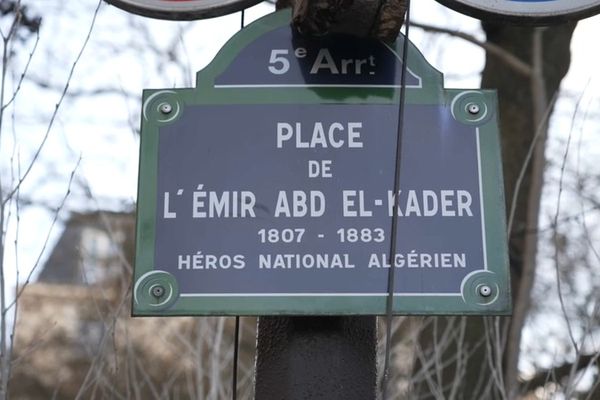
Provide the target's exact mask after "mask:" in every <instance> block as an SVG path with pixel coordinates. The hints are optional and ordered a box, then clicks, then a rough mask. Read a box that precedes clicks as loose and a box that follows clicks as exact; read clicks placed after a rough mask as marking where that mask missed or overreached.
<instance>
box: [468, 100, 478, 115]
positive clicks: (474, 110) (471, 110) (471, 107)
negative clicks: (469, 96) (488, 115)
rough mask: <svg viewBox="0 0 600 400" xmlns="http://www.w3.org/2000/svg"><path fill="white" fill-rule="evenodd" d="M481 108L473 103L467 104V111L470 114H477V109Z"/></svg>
mask: <svg viewBox="0 0 600 400" xmlns="http://www.w3.org/2000/svg"><path fill="white" fill-rule="evenodd" d="M480 110H481V109H480V108H479V106H478V105H477V104H475V103H471V104H468V105H467V111H468V112H469V114H471V115H477V114H479V111H480Z"/></svg>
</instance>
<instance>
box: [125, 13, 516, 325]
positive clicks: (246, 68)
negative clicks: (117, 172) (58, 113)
mask: <svg viewBox="0 0 600 400" xmlns="http://www.w3.org/2000/svg"><path fill="white" fill-rule="evenodd" d="M289 20H290V14H289V11H281V12H278V13H274V14H271V15H269V16H267V17H264V18H263V19H261V20H259V21H257V22H255V23H253V24H252V25H250V26H249V27H247V28H246V29H244V30H243V31H241V32H240V33H238V34H237V35H236V36H235V37H233V38H232V39H231V40H230V41H229V42H228V43H227V44H226V45H225V47H224V48H223V49H222V50H221V51H220V53H219V54H218V55H217V56H216V58H215V60H214V61H213V62H212V63H211V64H210V65H209V66H208V67H207V68H206V69H205V70H203V71H200V72H199V73H198V75H197V84H196V88H189V89H157V90H146V91H144V102H143V108H142V139H141V140H142V141H141V160H140V178H139V192H138V222H137V223H138V230H137V254H136V266H135V277H134V279H135V285H134V306H133V311H134V314H136V315H265V314H273V315H275V314H288V315H298V314H311V315H315V314H383V313H385V304H386V296H387V277H388V271H389V268H391V267H392V266H393V267H394V268H396V274H395V276H396V278H395V279H396V280H395V300H394V313H396V314H505V313H507V312H509V310H510V293H509V281H508V261H507V247H506V232H505V223H504V200H503V188H502V176H501V162H500V151H499V143H498V127H497V116H496V107H497V104H496V95H495V92H493V91H489V90H455V89H453V90H445V89H444V88H443V77H442V75H441V74H440V73H439V72H438V71H436V70H435V69H433V68H432V67H431V66H430V65H429V64H428V63H427V62H426V61H425V59H424V58H423V56H422V55H421V54H420V53H419V52H418V50H417V49H416V48H415V47H414V46H413V45H412V44H410V45H409V56H408V66H407V67H408V75H407V77H406V113H405V124H406V125H405V128H404V132H405V133H404V142H403V153H402V157H401V177H400V190H399V192H397V193H394V190H393V188H394V169H395V149H396V138H397V133H396V132H397V127H398V102H399V93H400V71H401V66H402V63H401V58H400V57H399V56H398V54H400V53H399V49H401V46H402V37H401V38H400V40H399V43H398V44H397V45H396V46H397V47H390V46H387V45H385V44H384V43H382V42H379V41H376V40H373V39H356V38H349V37H345V36H333V37H326V38H321V39H307V38H305V37H303V36H301V35H299V34H297V33H295V32H294V31H293V28H292V27H291V26H290V24H289ZM396 199H397V201H398V210H397V212H398V214H397V215H398V218H399V222H398V239H397V248H396V254H395V255H394V257H392V258H393V260H390V259H389V252H390V247H391V246H390V245H391V243H390V235H391V223H392V216H393V214H394V202H395V201H396Z"/></svg>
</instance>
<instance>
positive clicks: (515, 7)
mask: <svg viewBox="0 0 600 400" xmlns="http://www.w3.org/2000/svg"><path fill="white" fill-rule="evenodd" d="M438 2H440V3H442V4H444V5H446V6H448V7H451V8H453V9H455V10H457V11H460V12H464V13H465V14H469V15H472V16H474V17H482V18H492V19H500V18H501V19H513V20H521V21H528V22H540V23H546V22H552V21H561V20H569V19H580V18H585V17H589V16H591V15H594V14H597V13H598V12H600V2H599V1H598V0H438Z"/></svg>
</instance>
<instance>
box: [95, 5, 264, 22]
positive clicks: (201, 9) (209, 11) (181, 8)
mask: <svg viewBox="0 0 600 400" xmlns="http://www.w3.org/2000/svg"><path fill="white" fill-rule="evenodd" d="M106 1H107V2H108V3H110V4H112V5H115V6H117V7H119V8H122V9H123V10H126V11H129V12H131V13H134V14H139V15H143V16H145V17H152V18H159V19H170V20H193V19H203V18H212V17H219V16H221V15H226V14H231V13H234V12H236V11H240V10H243V9H245V8H248V7H250V6H253V5H255V4H258V3H260V2H261V1H262V0H106Z"/></svg>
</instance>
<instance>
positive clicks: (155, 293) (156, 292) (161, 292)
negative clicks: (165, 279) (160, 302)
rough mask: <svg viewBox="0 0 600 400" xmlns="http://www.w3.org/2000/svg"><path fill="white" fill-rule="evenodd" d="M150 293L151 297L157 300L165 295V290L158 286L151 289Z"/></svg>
mask: <svg viewBox="0 0 600 400" xmlns="http://www.w3.org/2000/svg"><path fill="white" fill-rule="evenodd" d="M151 292H152V296H154V297H156V298H157V299H159V298H161V297H162V296H163V295H164V294H165V288H164V287H162V286H160V285H157V286H154V287H153V288H152V290H151Z"/></svg>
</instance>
